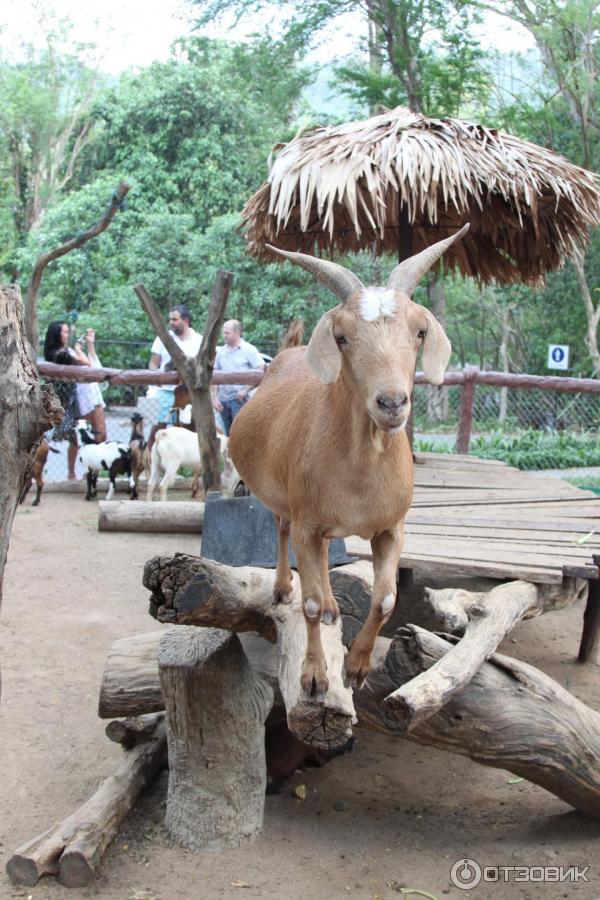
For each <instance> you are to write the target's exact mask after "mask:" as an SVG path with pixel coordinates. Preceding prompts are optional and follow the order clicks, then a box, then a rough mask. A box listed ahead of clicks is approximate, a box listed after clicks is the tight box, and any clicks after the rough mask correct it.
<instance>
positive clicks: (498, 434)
mask: <svg viewBox="0 0 600 900" xmlns="http://www.w3.org/2000/svg"><path fill="white" fill-rule="evenodd" d="M416 449H417V450H418V451H419V450H420V451H421V452H441V453H444V452H447V448H445V447H443V446H440V445H439V444H436V443H434V442H433V441H429V440H427V439H423V440H419V441H417V442H416ZM469 453H470V454H471V455H472V456H479V457H481V458H482V459H500V460H502V461H503V462H505V463H508V464H509V465H511V466H515V467H516V468H517V469H569V468H575V467H580V466H600V432H597V431H583V432H572V431H558V432H556V431H537V430H535V429H533V428H528V429H526V430H524V431H520V432H519V433H517V434H506V433H505V432H502V431H494V432H492V433H491V434H485V435H478V436H477V437H475V438H472V440H471V445H470V448H469Z"/></svg>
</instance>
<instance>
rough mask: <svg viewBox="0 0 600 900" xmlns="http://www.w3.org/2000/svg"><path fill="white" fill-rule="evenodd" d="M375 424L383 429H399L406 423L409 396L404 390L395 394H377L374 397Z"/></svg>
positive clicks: (408, 411)
mask: <svg viewBox="0 0 600 900" xmlns="http://www.w3.org/2000/svg"><path fill="white" fill-rule="evenodd" d="M375 406H376V409H377V418H376V424H377V425H378V426H379V428H382V429H383V430H384V431H392V432H393V431H399V430H400V428H403V427H404V425H405V424H406V420H407V419H408V416H409V413H410V397H409V396H408V394H407V393H406V391H398V392H397V393H395V394H379V395H378V396H377V397H376V398H375Z"/></svg>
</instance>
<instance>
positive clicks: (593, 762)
mask: <svg viewBox="0 0 600 900" xmlns="http://www.w3.org/2000/svg"><path fill="white" fill-rule="evenodd" d="M174 630H178V629H174ZM159 635H160V632H158V633H157V632H151V633H150V634H149V635H139V636H138V637H139V638H140V643H142V644H144V646H145V648H146V652H147V653H148V656H149V664H148V665H146V666H145V667H144V675H145V677H146V678H147V679H148V680H149V683H148V686H147V690H146V692H145V693H146V695H147V696H149V695H151V694H152V693H154V692H155V693H158V692H159V691H160V686H159V677H158V662H157V659H156V646H157V637H158V636H159ZM150 637H151V638H152V640H153V642H154V652H153V653H152V652H151V651H150V645H151V641H150V640H148V638H150ZM241 640H242V641H248V642H249V644H248V647H247V648H246V653H247V655H248V656H249V659H250V660H251V663H252V666H253V668H255V670H256V671H258V672H260V673H261V674H262V675H264V676H265V677H267V678H271V679H272V683H275V682H276V667H277V648H276V647H275V645H273V644H267V643H266V642H265V641H264V640H263V639H261V638H258V637H256V636H255V635H248V634H246V635H241ZM131 641H132V642H135V637H133V638H131ZM452 646H453V644H452V643H449V642H448V640H442V639H441V638H439V637H437V636H436V635H433V634H431V632H426V631H424V630H423V629H419V628H417V627H416V626H410V627H408V628H406V629H403V630H402V631H401V633H400V636H399V637H398V638H396V639H395V640H394V641H390V640H389V639H388V638H378V640H377V642H376V645H375V651H374V654H373V671H372V673H371V675H370V676H369V678H368V679H367V682H366V684H365V686H364V687H363V689H362V690H360V691H356V693H355V698H354V699H355V703H356V708H357V711H358V715H359V720H360V723H361V725H364V726H366V727H369V728H373V729H375V730H377V731H382V732H384V733H387V734H394V735H395V736H402V735H399V733H398V732H397V731H392V732H390V730H389V728H388V727H387V725H386V721H385V719H384V718H383V716H382V711H381V703H382V701H383V700H384V699H385V697H387V695H388V694H389V693H390V692H392V691H393V690H395V689H397V688H398V687H399V686H400V685H402V684H404V683H405V682H407V681H410V679H412V678H414V677H415V676H417V675H419V674H420V673H421V672H422V671H424V670H425V669H427V668H428V667H431V666H432V665H433V664H434V663H435V662H436V661H437V660H438V659H440V658H441V657H442V656H443V655H444V654H446V653H447V652H448V651H449V650H450V649H451V648H452ZM113 659H119V657H118V656H116V655H115V656H114V657H113ZM130 671H131V670H130V668H127V667H124V668H123V670H122V672H123V674H122V678H123V685H122V687H123V694H126V692H127V687H128V685H127V678H128V674H129V673H130ZM118 679H119V676H118V673H117V672H114V673H113V676H112V680H113V682H116V681H118ZM139 696H141V692H140V695H139ZM276 702H281V701H280V700H279V701H277V699H276ZM130 705H131V704H130ZM143 711H144V707H143V706H139V707H138V709H137V712H138V713H142V712H143ZM582 723H584V724H583V727H582ZM573 735H575V736H576V738H575V739H573V740H572V737H573ZM404 737H408V738H409V739H410V740H412V741H416V742H418V743H420V744H424V745H428V746H432V747H439V748H441V749H443V750H448V751H450V752H452V753H458V754H460V755H461V756H468V757H470V758H471V759H473V760H474V761H475V762H479V763H482V764H484V765H487V766H491V767H497V768H501V769H507V770H509V771H511V772H514V773H515V774H517V775H520V776H522V777H524V778H527V779H528V780H529V781H531V782H533V783H534V784H538V785H540V786H541V787H543V788H545V789H546V790H548V791H550V792H551V793H553V794H555V795H556V796H558V797H560V798H561V799H562V800H564V801H565V802H567V803H569V804H571V805H572V806H574V807H575V808H576V809H580V810H581V811H582V812H586V813H588V814H589V815H594V816H597V815H600V795H599V794H598V786H599V785H600V766H599V765H598V760H599V759H600V746H599V745H600V714H598V713H597V712H595V711H594V710H591V709H589V708H588V707H586V706H585V705H584V704H583V703H581V702H580V701H578V700H576V698H575V697H573V696H572V695H571V694H569V693H568V692H567V691H565V690H564V689H563V688H561V687H560V686H559V685H557V684H556V683H555V682H554V681H552V679H550V678H548V677H547V676H546V675H544V674H543V673H542V672H539V671H538V670H537V669H534V668H533V667H532V666H526V665H525V664H524V663H520V662H518V661H517V660H513V659H509V658H508V657H505V656H500V655H498V654H494V655H493V656H492V657H490V659H489V660H488V661H487V662H486V663H484V664H483V665H482V666H481V668H480V669H479V671H478V672H477V674H476V675H475V676H474V678H473V679H472V681H471V682H470V684H468V685H467V686H466V687H465V688H463V690H462V691H460V693H458V694H455V695H454V696H453V697H452V699H451V700H450V701H449V703H448V704H447V705H446V706H445V707H444V708H443V709H441V710H439V711H438V712H436V713H434V714H433V715H432V716H431V717H430V718H429V719H427V720H426V721H424V722H422V723H420V724H418V725H416V726H415V728H414V729H413V730H411V731H410V732H409V733H408V734H406V735H404Z"/></svg>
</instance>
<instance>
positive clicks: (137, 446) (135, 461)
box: [129, 413, 150, 500]
mask: <svg viewBox="0 0 600 900" xmlns="http://www.w3.org/2000/svg"><path fill="white" fill-rule="evenodd" d="M129 449H130V451H131V475H130V476H129V488H130V499H131V500H137V499H138V482H139V480H140V475H142V474H143V473H144V472H145V473H146V480H148V479H149V478H150V450H149V448H148V444H147V443H146V438H145V437H144V419H143V417H142V416H141V415H140V414H139V413H134V414H133V415H132V417H131V436H130V438H129Z"/></svg>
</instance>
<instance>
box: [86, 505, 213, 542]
mask: <svg viewBox="0 0 600 900" xmlns="http://www.w3.org/2000/svg"><path fill="white" fill-rule="evenodd" d="M203 519H204V503H200V502H197V501H192V500H189V501H188V500H181V501H180V500H164V501H163V502H162V503H147V502H146V501H144V500H137V501H136V502H135V503H131V501H128V500H119V501H118V502H115V501H114V500H110V501H107V500H101V501H100V503H99V504H98V531H151V532H163V533H173V532H177V533H182V534H184V533H187V534H197V535H200V533H201V531H202V521H203Z"/></svg>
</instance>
